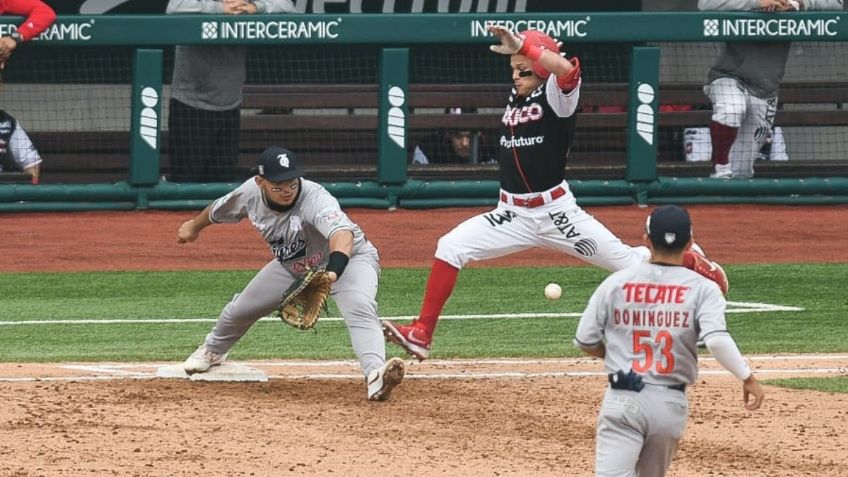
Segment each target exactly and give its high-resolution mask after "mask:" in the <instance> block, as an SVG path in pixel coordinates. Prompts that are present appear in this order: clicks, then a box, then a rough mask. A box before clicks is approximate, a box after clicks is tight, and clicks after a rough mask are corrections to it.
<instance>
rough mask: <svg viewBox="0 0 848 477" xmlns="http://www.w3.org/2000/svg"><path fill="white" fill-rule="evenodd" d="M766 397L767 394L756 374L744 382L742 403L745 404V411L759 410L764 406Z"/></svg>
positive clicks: (752, 374)
mask: <svg viewBox="0 0 848 477" xmlns="http://www.w3.org/2000/svg"><path fill="white" fill-rule="evenodd" d="M765 395H766V393H765V392H764V391H763V387H762V386H760V382H759V381H758V380H757V378H756V376H754V373H751V375H750V376H748V379H746V380H745V381H743V382H742V401H743V402H744V403H745V409H747V410H749V411H754V410H757V409H759V408H760V406H762V405H763V399H764V398H765Z"/></svg>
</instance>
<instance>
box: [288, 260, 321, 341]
mask: <svg viewBox="0 0 848 477" xmlns="http://www.w3.org/2000/svg"><path fill="white" fill-rule="evenodd" d="M332 284H333V283H332V282H331V281H330V277H329V276H328V275H327V272H326V271H325V270H324V268H312V269H310V270H309V271H307V272H306V274H305V275H303V277H301V278H299V279H298V280H296V281H295V282H294V283H292V285H291V286H290V287H289V288H288V290H286V291H285V292H284V293H283V297H282V299H281V303H280V319H282V320H283V322H285V323H286V324H289V325H291V326H294V327H295V328H297V329H299V330H308V329H310V328H312V327H313V326H315V323H316V322H317V321H318V317H319V316H320V314H321V311H322V310H323V311H324V312H326V311H327V297H329V296H330V287H331V286H332Z"/></svg>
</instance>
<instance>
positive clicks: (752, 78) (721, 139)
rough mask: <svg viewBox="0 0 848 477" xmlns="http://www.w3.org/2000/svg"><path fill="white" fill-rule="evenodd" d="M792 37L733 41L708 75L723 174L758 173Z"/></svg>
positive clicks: (822, 1)
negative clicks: (767, 40) (755, 163)
mask: <svg viewBox="0 0 848 477" xmlns="http://www.w3.org/2000/svg"><path fill="white" fill-rule="evenodd" d="M842 3H843V0H798V1H795V0H699V1H698V9H699V10H758V11H764V12H790V11H799V10H841V9H842ZM790 46H791V43H790V42H788V41H775V42H729V43H727V44H726V45H725V48H724V51H723V52H722V53H721V56H719V58H718V60H717V61H716V63H715V64H714V65H713V67H712V68H711V69H710V71H709V73H708V75H707V85H706V86H705V87H704V93H705V94H706V95H707V96H708V97H709V98H710V101H711V102H712V103H713V116H712V121H711V122H710V140H711V141H712V161H713V164H714V167H715V171H714V172H713V173H712V175H711V176H710V177H713V178H717V179H731V178H733V179H747V178H750V177H753V176H754V161H755V160H756V159H757V156H758V155H759V152H760V149H761V148H762V146H763V144H764V143H765V142H766V141H767V140H768V138H769V135H770V134H771V131H772V129H773V125H774V115H775V113H776V112H777V90H778V88H779V86H780V81H781V80H782V79H783V74H784V73H785V72H786V60H787V59H788V58H789V47H790Z"/></svg>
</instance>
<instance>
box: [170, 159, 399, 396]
mask: <svg viewBox="0 0 848 477" xmlns="http://www.w3.org/2000/svg"><path fill="white" fill-rule="evenodd" d="M302 175H303V174H302V173H301V171H300V170H299V169H298V168H297V165H296V163H295V157H294V154H293V153H292V152H291V151H289V150H287V149H284V148H281V147H276V146H274V147H269V148H268V149H266V150H265V151H263V152H262V155H261V156H260V158H259V165H258V167H257V175H256V176H254V177H252V178H250V179H248V180H247V181H245V182H244V183H242V184H241V185H240V186H239V187H238V188H236V189H235V190H233V191H232V192H230V193H229V194H227V195H225V196H223V197H221V198H219V199H217V200H215V201H214V202H213V203H212V204H211V205H209V206H208V207H206V208H205V209H204V210H203V211H202V212H201V213H200V214H198V215H197V217H195V218H194V219H192V220H189V221H187V222H185V223H183V224H182V226H180V229H179V232H178V242H180V243H185V242H193V241H194V240H196V239H197V237H198V234H199V233H200V231H201V230H203V229H204V228H205V227H207V226H209V225H211V224H217V223H236V222H239V221H241V220H242V219H244V218H248V219H249V220H250V222H251V223H252V224H253V226H254V227H256V229H257V230H258V231H259V233H260V234H262V237H263V238H264V239H265V240H266V241H267V242H268V245H269V246H270V247H271V252H272V253H273V255H274V258H273V259H271V261H269V262H268V264H267V265H265V267H264V268H262V270H260V271H259V273H257V274H256V276H255V277H254V278H253V279H252V280H251V281H250V283H248V284H247V286H246V287H245V288H244V290H243V291H242V292H241V293H240V294H237V295H236V296H235V297H233V299H232V301H230V303H229V304H227V305H226V306H225V307H224V309H223V311H221V314H220V316H219V317H218V322H217V323H216V324H215V327H214V328H213V329H212V331H211V332H210V333H209V334H208V335H206V340H205V341H204V343H203V344H202V345H200V347H199V348H197V350H196V351H195V352H194V353H192V354H191V356H189V357H188V359H186V361H185V364H184V367H185V370H186V372H187V373H202V372H205V371H207V370H208V369H209V368H210V367H212V366H215V365H218V364H221V363H222V362H224V360H225V359H226V358H227V353H228V351H229V350H230V348H232V346H233V345H234V344H235V343H236V342H237V341H238V340H239V339H240V338H241V337H242V336H243V335H244V334H245V333H246V332H247V330H248V329H249V328H250V327H251V326H252V325H253V323H255V322H256V320H258V319H259V318H261V317H263V316H266V315H268V314H270V313H272V312H274V311H275V310H277V309H278V308H279V306H280V300H281V297H282V295H283V292H284V291H285V290H286V289H287V288H288V287H289V286H290V285H291V284H292V283H293V282H294V281H295V279H296V278H297V277H299V276H302V275H303V274H304V273H305V272H306V270H308V269H309V268H311V267H316V266H324V267H326V269H327V271H328V273H329V275H330V279H331V280H332V281H333V285H332V288H331V292H330V296H331V297H332V298H333V299H334V300H335V302H336V304H337V305H338V307H339V310H340V311H341V314H342V317H343V318H344V321H345V324H346V325H347V328H348V331H349V333H350V339H351V342H352V344H353V350H354V352H355V353H356V357H357V358H358V359H359V363H360V365H361V366H362V370H363V372H364V374H365V376H366V386H367V396H368V399H369V400H372V401H383V400H385V399H387V398H388V397H389V394H390V393H391V391H392V389H393V388H394V387H395V386H397V385H398V384H400V382H401V380H402V379H403V375H404V364H403V361H402V360H400V359H398V358H393V359H390V360H388V361H386V353H385V348H386V344H385V339H384V337H383V333H382V330H381V327H380V321H379V320H378V318H377V301H376V296H377V284H378V280H379V276H380V265H379V257H378V256H377V249H376V248H374V245H372V244H371V242H369V241H368V240H367V239H366V238H365V235H364V234H363V233H362V230H361V229H360V228H359V226H358V225H356V224H355V223H353V222H352V221H351V220H350V219H349V218H348V216H347V215H346V214H345V213H344V212H343V211H342V210H341V208H340V207H339V203H338V201H337V200H336V199H335V198H334V197H333V196H332V195H330V193H329V192H327V190H326V189H324V188H323V187H322V186H321V185H320V184H317V183H315V182H312V181H309V180H306V179H303V178H302Z"/></svg>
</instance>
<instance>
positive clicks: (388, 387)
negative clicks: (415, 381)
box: [365, 358, 405, 401]
mask: <svg viewBox="0 0 848 477" xmlns="http://www.w3.org/2000/svg"><path fill="white" fill-rule="evenodd" d="M404 373H405V369H404V364H403V360H401V359H400V358H392V359H390V360H388V361H386V363H385V364H384V365H382V366H380V369H375V370H374V371H371V372H370V373H368V377H367V378H366V380H365V383H366V384H367V386H368V400H369V401H385V400H386V399H389V395H390V394H391V393H392V389H394V388H395V387H396V386H397V385H398V384H400V382H401V381H403V375H404Z"/></svg>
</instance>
